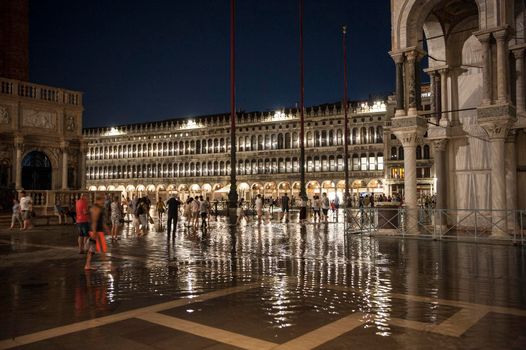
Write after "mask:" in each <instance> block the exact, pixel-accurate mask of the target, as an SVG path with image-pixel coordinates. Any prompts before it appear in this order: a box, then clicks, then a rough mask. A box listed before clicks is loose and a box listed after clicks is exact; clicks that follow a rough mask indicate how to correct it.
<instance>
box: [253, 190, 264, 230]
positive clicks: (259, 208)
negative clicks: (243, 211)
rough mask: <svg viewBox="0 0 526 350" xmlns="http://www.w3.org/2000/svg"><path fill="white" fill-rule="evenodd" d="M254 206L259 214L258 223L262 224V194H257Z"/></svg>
mask: <svg viewBox="0 0 526 350" xmlns="http://www.w3.org/2000/svg"><path fill="white" fill-rule="evenodd" d="M254 207H255V209H256V215H257V216H258V224H261V219H262V218H263V199H262V198H261V194H258V195H257V196H256V201H255V202H254Z"/></svg>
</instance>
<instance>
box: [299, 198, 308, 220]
mask: <svg viewBox="0 0 526 350" xmlns="http://www.w3.org/2000/svg"><path fill="white" fill-rule="evenodd" d="M299 207H300V224H304V223H305V221H306V220H307V201H306V200H305V199H304V198H303V197H301V196H300V198H299Z"/></svg>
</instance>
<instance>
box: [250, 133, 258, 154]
mask: <svg viewBox="0 0 526 350" xmlns="http://www.w3.org/2000/svg"><path fill="white" fill-rule="evenodd" d="M257 149H258V145H257V141H256V135H252V136H251V137H250V150H251V151H255V150H257Z"/></svg>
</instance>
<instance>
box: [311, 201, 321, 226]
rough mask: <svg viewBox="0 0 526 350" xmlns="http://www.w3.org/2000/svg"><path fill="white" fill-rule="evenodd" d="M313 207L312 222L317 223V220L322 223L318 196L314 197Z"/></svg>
mask: <svg viewBox="0 0 526 350" xmlns="http://www.w3.org/2000/svg"><path fill="white" fill-rule="evenodd" d="M311 206H312V213H313V215H312V221H313V222H316V220H318V222H319V221H320V199H319V197H318V195H314V197H312V201H311Z"/></svg>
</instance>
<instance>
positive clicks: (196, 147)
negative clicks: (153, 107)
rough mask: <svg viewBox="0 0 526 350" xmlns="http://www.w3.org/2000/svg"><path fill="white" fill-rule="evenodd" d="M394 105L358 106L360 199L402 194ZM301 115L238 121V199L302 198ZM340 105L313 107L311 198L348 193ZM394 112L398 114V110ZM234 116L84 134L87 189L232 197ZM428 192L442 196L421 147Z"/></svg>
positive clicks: (353, 121) (356, 180)
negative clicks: (371, 194)
mask: <svg viewBox="0 0 526 350" xmlns="http://www.w3.org/2000/svg"><path fill="white" fill-rule="evenodd" d="M386 102H387V101H377V102H374V103H371V104H369V103H366V102H363V103H353V104H352V105H351V109H350V110H351V114H350V118H349V121H350V127H349V130H350V138H349V143H350V146H349V150H350V151H349V154H350V158H349V169H351V181H350V183H351V184H352V189H353V192H354V193H358V192H383V193H386V194H387V193H390V192H391V191H392V190H393V189H394V190H395V191H399V192H402V193H403V170H401V169H400V168H401V167H400V165H401V162H403V158H404V156H403V148H402V147H401V145H400V143H399V142H398V141H397V140H396V138H394V137H393V136H392V135H391V133H390V132H389V130H388V127H387V128H386V125H387V126H388V125H389V119H390V117H391V115H392V111H393V109H392V108H388V106H389V103H386ZM296 112H297V111H296V110H293V109H287V110H282V111H277V112H264V113H260V112H254V113H242V114H240V115H239V117H238V123H237V124H238V125H237V126H238V128H237V131H236V136H237V141H236V145H237V159H238V164H237V175H238V190H239V194H240V195H242V196H244V197H245V198H247V199H249V198H251V197H252V196H253V195H254V194H257V193H261V194H264V195H265V196H273V197H276V196H278V195H281V194H283V193H284V192H287V193H289V195H290V194H291V195H294V196H296V197H297V196H298V194H299V190H300V188H299V186H300V185H299V162H298V159H299V142H298V130H299V116H298V115H297V114H296ZM342 112H343V111H342V109H341V106H340V105H322V106H316V107H311V108H308V109H307V110H306V125H305V138H306V140H305V146H306V164H305V166H306V180H307V193H308V194H309V195H310V196H312V194H314V193H320V191H323V192H327V193H328V194H329V196H330V197H334V196H335V195H336V194H338V195H339V196H340V199H341V198H342V196H343V190H344V173H343V115H342ZM390 112H391V113H390ZM229 127H230V124H229V116H228V115H213V116H204V117H197V118H193V119H184V120H183V119H174V120H166V121H160V122H155V123H144V124H133V125H123V126H118V127H108V128H92V129H84V137H85V139H86V141H87V142H88V153H87V185H88V187H89V189H91V190H120V191H123V192H125V193H126V194H127V195H130V194H146V193H149V194H150V195H152V196H156V195H157V194H159V193H161V195H163V193H166V192H170V191H178V192H179V193H181V194H182V195H183V196H186V195H195V194H202V193H205V194H208V195H210V196H214V197H215V198H219V197H221V196H224V195H226V193H228V188H229V187H228V186H229V185H228V184H229V176H228V175H229V171H230V161H229V160H230V156H229V152H230V142H229V135H230V133H229ZM419 149H420V157H419V160H418V163H419V174H420V176H419V185H420V188H421V190H422V191H427V192H428V193H431V192H432V191H433V176H432V169H431V168H432V164H433V163H432V159H431V158H432V155H431V153H430V147H429V145H428V144H427V143H426V142H424V141H422V144H421V145H419Z"/></svg>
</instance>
